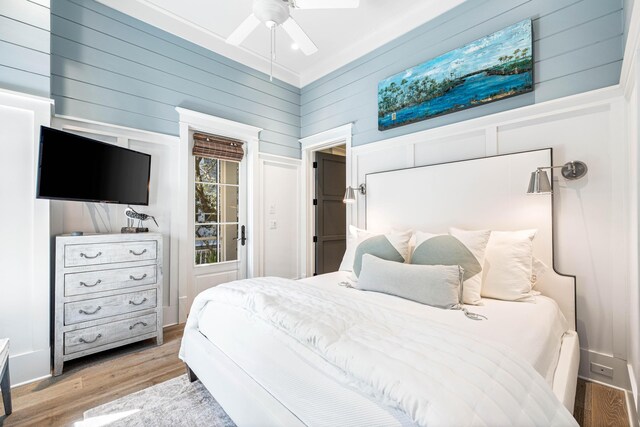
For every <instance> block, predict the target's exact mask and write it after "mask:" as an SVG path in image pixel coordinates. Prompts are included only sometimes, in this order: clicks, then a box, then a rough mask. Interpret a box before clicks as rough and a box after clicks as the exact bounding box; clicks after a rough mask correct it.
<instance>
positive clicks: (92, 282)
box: [64, 264, 156, 297]
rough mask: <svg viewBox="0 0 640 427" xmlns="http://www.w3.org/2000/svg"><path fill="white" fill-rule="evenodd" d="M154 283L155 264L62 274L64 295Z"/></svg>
mask: <svg viewBox="0 0 640 427" xmlns="http://www.w3.org/2000/svg"><path fill="white" fill-rule="evenodd" d="M155 283H156V265H155V264H153V265H143V266H142V267H127V268H116V269H113V270H98V271H87V272H84V273H71V274H65V275H64V295H65V296H67V297H69V296H73V295H84V294H90V293H93V292H103V291H111V290H114V289H126V288H132V287H134V286H143V285H153V284H155Z"/></svg>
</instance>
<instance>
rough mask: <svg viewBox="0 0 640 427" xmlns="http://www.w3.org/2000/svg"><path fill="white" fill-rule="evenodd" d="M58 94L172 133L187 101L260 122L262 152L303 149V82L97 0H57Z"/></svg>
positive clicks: (100, 114)
mask: <svg viewBox="0 0 640 427" xmlns="http://www.w3.org/2000/svg"><path fill="white" fill-rule="evenodd" d="M3 1H6V0H0V3H1V2H3ZM19 1H23V0H19ZM51 94H52V97H53V98H54V99H55V103H56V113H57V114H62V115H69V116H75V117H82V118H86V119H91V120H97V121H100V122H106V123H112V124H117V125H122V126H128V127H133V128H138V129H146V130H150V131H155V132H161V133H166V134H173V135H177V134H178V123H177V121H178V114H177V113H176V111H175V107H176V106H180V107H184V108H188V109H192V110H196V111H200V112H203V113H206V114H211V115H215V116H219V117H223V118H226V119H229V120H235V121H238V122H242V123H246V124H249V125H253V126H258V127H261V128H263V129H264V131H263V132H262V133H261V142H260V151H262V152H266V153H271V154H278V155H283V156H288V157H299V156H300V148H299V143H298V138H299V137H300V89H298V88H296V87H294V86H291V85H288V84H286V83H283V82H280V81H274V82H273V83H271V82H269V79H268V77H267V76H266V75H264V74H263V73H260V72H258V71H256V70H254V69H252V68H250V67H246V66H244V65H241V64H239V63H237V62H234V61H232V60H230V59H228V58H225V57H223V56H221V55H218V54H216V53H213V52H211V51H209V50H207V49H205V48H202V47H200V46H197V45H195V44H193V43H190V42H187V41H185V40H183V39H181V38H179V37H176V36H174V35H172V34H169V33H167V32H164V31H162V30H159V29H157V28H155V27H153V26H150V25H147V24H145V23H143V22H141V21H138V20H136V19H134V18H131V17H130V16H127V15H125V14H122V13H120V12H117V11H115V10H113V9H110V8H108V7H106V6H104V5H101V4H99V3H97V2H95V1H92V0H52V3H51Z"/></svg>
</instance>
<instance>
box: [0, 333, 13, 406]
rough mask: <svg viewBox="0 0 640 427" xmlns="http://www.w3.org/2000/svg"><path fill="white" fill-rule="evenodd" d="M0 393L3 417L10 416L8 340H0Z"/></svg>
mask: <svg viewBox="0 0 640 427" xmlns="http://www.w3.org/2000/svg"><path fill="white" fill-rule="evenodd" d="M0 391H2V401H3V403H4V413H5V415H10V414H11V381H10V379H9V340H8V339H0Z"/></svg>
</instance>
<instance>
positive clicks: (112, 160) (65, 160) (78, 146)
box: [36, 126, 151, 205]
mask: <svg viewBox="0 0 640 427" xmlns="http://www.w3.org/2000/svg"><path fill="white" fill-rule="evenodd" d="M150 173H151V156H150V155H148V154H144V153H140V152H138V151H134V150H129V149H127V148H122V147H118V146H115V145H111V144H107V143H104V142H101V141H96V140H94V139H91V138H85V137H83V136H79V135H74V134H72V133H69V132H63V131H60V130H56V129H51V128H48V127H45V126H42V127H41V128H40V157H39V161H38V188H37V194H36V197H37V198H39V199H54V200H74V201H82V202H101V203H119V204H125V205H148V204H149V177H150Z"/></svg>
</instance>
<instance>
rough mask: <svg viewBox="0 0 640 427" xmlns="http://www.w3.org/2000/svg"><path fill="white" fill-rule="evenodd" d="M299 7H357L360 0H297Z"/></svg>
mask: <svg viewBox="0 0 640 427" xmlns="http://www.w3.org/2000/svg"><path fill="white" fill-rule="evenodd" d="M295 5H296V7H297V8H298V9H355V8H357V7H358V6H359V5H360V0H295Z"/></svg>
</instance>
